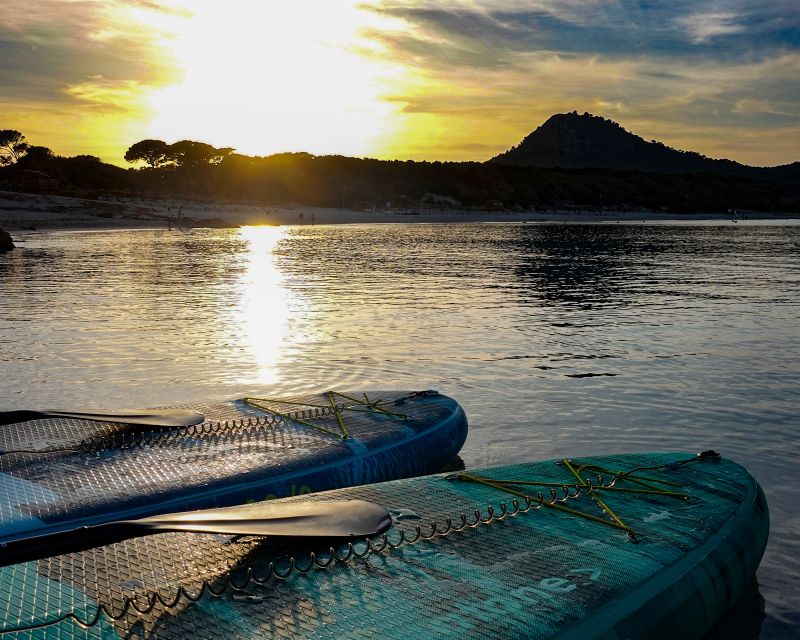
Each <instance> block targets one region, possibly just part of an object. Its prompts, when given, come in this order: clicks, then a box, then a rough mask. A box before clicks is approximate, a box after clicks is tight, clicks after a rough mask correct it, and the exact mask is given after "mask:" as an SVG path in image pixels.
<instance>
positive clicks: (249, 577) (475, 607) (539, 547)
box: [0, 453, 769, 639]
mask: <svg viewBox="0 0 800 640" xmlns="http://www.w3.org/2000/svg"><path fill="white" fill-rule="evenodd" d="M598 476H601V477H598ZM526 496H527V497H526ZM352 498H357V499H361V500H367V501H370V502H374V503H377V504H379V505H383V506H385V507H386V508H388V509H389V510H390V512H392V514H393V515H394V524H393V525H392V527H391V528H390V529H389V530H388V532H386V533H384V534H382V535H380V536H377V537H374V538H372V539H371V540H369V541H363V540H362V541H358V542H355V543H353V542H350V543H349V544H343V543H339V542H336V541H326V540H320V541H309V540H308V539H305V538H304V539H295V540H285V539H276V538H272V539H268V538H232V537H230V536H219V535H208V534H189V533H168V534H162V535H157V536H152V537H148V538H138V539H134V540H128V541H126V542H122V543H117V544H113V545H109V546H106V547H103V548H99V549H94V550H90V551H85V552H81V553H76V554H70V555H64V556H60V557H55V558H50V559H47V560H39V561H35V562H28V563H25V564H19V565H14V566H8V567H4V568H3V569H0V595H1V597H2V599H3V600H2V601H0V630H2V631H5V632H7V633H8V634H9V635H8V636H4V637H14V638H22V637H25V638H28V637H31V636H30V635H25V634H30V633H34V634H41V635H42V637H43V634H45V633H47V634H48V636H47V637H58V638H90V637H91V638H101V637H102V638H122V637H153V638H187V637H204V638H218V637H219V638H222V637H224V638H241V639H255V638H353V637H359V638H360V637H365V638H367V637H380V638H403V639H407V638H511V637H515V638H576V639H577V638H581V639H585V638H631V639H633V638H702V637H703V636H704V635H705V634H706V633H707V632H708V631H709V629H711V628H712V627H713V625H714V624H715V623H716V622H717V621H718V620H719V619H720V618H721V617H722V616H723V615H724V614H725V612H726V611H727V610H728V609H729V608H730V607H731V605H732V604H733V603H734V602H735V601H736V599H737V598H738V597H739V595H740V594H741V593H742V590H743V588H744V587H745V586H747V585H749V584H750V583H751V581H752V580H753V576H754V572H755V570H756V567H757V565H758V563H759V561H760V558H761V555H762V553H763V551H764V547H765V545H766V541H767V534H768V528H769V517H768V512H767V505H766V502H765V498H764V494H763V493H762V491H761V488H760V487H759V486H758V484H757V483H756V481H755V480H754V479H753V478H752V477H751V476H750V475H749V474H748V473H747V471H746V470H745V469H744V468H742V467H741V466H739V465H738V464H736V463H734V462H732V461H730V460H726V459H724V458H722V459H718V458H717V456H716V455H711V454H709V453H707V454H706V455H704V456H691V455H687V454H681V453H651V454H637V455H615V456H605V457H593V458H590V459H576V460H567V461H564V460H559V461H549V462H535V463H530V464H519V465H514V466H506V467H497V468H490V469H481V470H476V471H469V472H463V473H457V474H443V475H437V476H429V477H426V478H418V479H411V480H400V481H394V482H387V483H383V484H377V485H371V486H364V487H357V488H352V489H342V490H337V491H330V492H325V493H321V494H313V495H309V496H303V497H298V498H288V499H286V501H298V500H312V501H328V500H332V499H352ZM34 637H39V636H36V635H35V636H34Z"/></svg>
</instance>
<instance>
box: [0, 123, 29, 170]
mask: <svg viewBox="0 0 800 640" xmlns="http://www.w3.org/2000/svg"><path fill="white" fill-rule="evenodd" d="M27 150H28V143H27V142H25V136H23V135H22V134H21V133H20V132H19V131H15V130H14V129H2V130H0V166H4V165H9V164H14V163H15V162H17V161H18V160H19V159H20V158H21V157H22V156H24V155H25V152H26V151H27Z"/></svg>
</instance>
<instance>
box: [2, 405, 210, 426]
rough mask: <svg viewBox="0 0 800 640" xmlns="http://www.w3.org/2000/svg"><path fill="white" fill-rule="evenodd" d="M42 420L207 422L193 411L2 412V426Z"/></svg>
mask: <svg viewBox="0 0 800 640" xmlns="http://www.w3.org/2000/svg"><path fill="white" fill-rule="evenodd" d="M42 418H77V419H79V420H94V421H96V422H113V423H116V424H135V425H142V426H146V427H165V428H175V427H191V426H192V425H195V424H200V423H201V422H203V420H205V416H203V414H202V413H198V412H197V411H193V410H191V409H123V410H121V411H109V412H107V413H86V412H74V413H73V412H70V411H32V410H20V411H5V412H0V425H4V424H15V423H17V422H27V421H28V420H41V419H42Z"/></svg>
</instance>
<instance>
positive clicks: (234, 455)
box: [0, 391, 467, 544]
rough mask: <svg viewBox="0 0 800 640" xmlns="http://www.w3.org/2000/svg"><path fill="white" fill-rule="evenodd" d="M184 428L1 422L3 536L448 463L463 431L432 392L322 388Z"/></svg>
mask: <svg viewBox="0 0 800 640" xmlns="http://www.w3.org/2000/svg"><path fill="white" fill-rule="evenodd" d="M192 408H193V409H196V410H197V411H199V412H200V413H202V414H203V415H204V416H205V421H204V422H202V423H201V424H196V425H191V426H187V427H177V428H170V429H165V428H148V427H146V426H142V425H124V424H119V423H111V422H102V421H96V420H84V419H75V418H65V417H48V418H43V419H35V420H29V421H25V422H19V423H15V424H7V425H3V426H0V544H2V543H3V542H4V541H9V540H13V539H15V538H19V537H24V536H31V535H35V534H43V533H52V532H57V531H62V530H66V529H72V528H75V527H77V526H86V525H94V524H98V523H102V522H107V521H109V520H124V519H131V518H141V517H145V516H149V515H154V514H158V513H166V512H175V511H189V510H192V509H204V508H208V507H222V506H229V505H236V504H242V503H245V502H252V501H258V500H265V499H272V498H276V497H283V496H291V495H300V494H306V493H310V492H312V491H323V490H327V489H334V488H338V487H348V486H354V485H360V484H367V483H371V482H381V481H384V480H392V479H396V478H405V477H409V476H416V475H420V474H425V473H434V472H436V471H439V470H441V469H442V468H443V467H444V466H445V465H446V464H447V463H448V462H450V460H451V459H452V458H453V457H454V456H455V455H456V454H457V453H458V450H459V449H460V448H461V445H462V444H463V443H464V439H465V438H466V434H467V421H466V417H465V415H464V411H463V410H462V409H461V407H460V406H459V405H458V403H457V402H456V401H455V400H453V399H452V398H448V397H447V396H445V395H442V394H439V393H436V392H433V391H426V392H403V391H393V392H388V391H387V392H367V393H354V392H344V393H340V392H326V393H323V394H318V395H317V394H315V395H309V396H302V397H291V398H287V397H284V398H279V399H276V398H257V399H256V398H252V399H248V400H247V401H244V400H236V401H231V402H224V403H217V404H201V405H195V406H193V407H192Z"/></svg>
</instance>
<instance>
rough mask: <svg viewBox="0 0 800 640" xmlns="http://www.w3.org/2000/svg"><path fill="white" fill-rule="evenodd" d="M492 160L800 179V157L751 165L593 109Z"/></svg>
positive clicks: (563, 117)
mask: <svg viewBox="0 0 800 640" xmlns="http://www.w3.org/2000/svg"><path fill="white" fill-rule="evenodd" d="M489 162H494V163H497V164H509V165H515V166H520V167H526V166H527V167H545V168H563V169H583V168H602V169H623V170H636V171H652V172H655V173H694V172H712V173H727V174H730V173H735V174H742V175H748V176H749V177H753V178H761V179H767V180H779V181H800V162H795V163H793V164H789V165H783V166H780V167H769V168H766V167H750V166H747V165H744V164H740V163H738V162H734V161H732V160H713V159H711V158H707V157H706V156H703V155H701V154H699V153H695V152H693V151H680V150H678V149H673V148H671V147H668V146H666V145H664V144H662V143H660V142H656V141H655V140H653V141H651V142H647V141H646V140H644V139H642V138H640V137H639V136H637V135H635V134H633V133H630V132H628V131H626V130H625V129H623V128H622V127H621V126H620V125H618V124H617V123H616V122H614V121H612V120H606V119H605V118H601V117H599V116H594V115H592V114H590V113H584V114H583V115H579V114H578V112H577V111H573V112H572V113H559V114H556V115H554V116H551V117H550V118H549V119H548V120H547V122H545V123H544V124H543V125H541V126H540V127H539V128H538V129H536V131H534V132H533V133H531V134H530V135H528V136H527V137H526V138H525V139H524V140H523V141H522V142H521V143H520V144H519V145H518V146H516V147H513V148H512V149H509V150H508V151H506V152H505V153H501V154H500V155H498V156H495V157H494V158H492V159H491V160H490V161H489Z"/></svg>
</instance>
